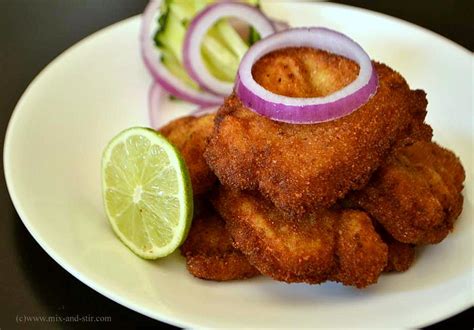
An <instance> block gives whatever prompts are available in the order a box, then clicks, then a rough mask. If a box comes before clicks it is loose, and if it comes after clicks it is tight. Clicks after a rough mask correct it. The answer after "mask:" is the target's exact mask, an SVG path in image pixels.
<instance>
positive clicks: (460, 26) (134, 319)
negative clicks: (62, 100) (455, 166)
mask: <svg viewBox="0 0 474 330" xmlns="http://www.w3.org/2000/svg"><path fill="white" fill-rule="evenodd" d="M336 2H339V3H345V4H349V5H353V6H358V7H364V8H368V9H371V10H374V11H378V12H381V13H385V14H389V15H392V16H396V17H399V18H402V19H404V20H407V21H410V22H413V23H416V24H418V25H421V26H423V27H426V28H428V29H430V30H433V31H435V32H437V33H439V34H441V35H443V36H445V37H447V38H449V39H451V40H453V41H455V42H457V43H459V44H460V45H462V46H464V47H465V48H467V49H469V50H470V51H472V50H473V42H474V38H473V35H474V33H473V32H474V31H473V27H474V25H473V24H472V13H473V11H472V1H463V0H459V1H455V0H445V1H336ZM470 3H471V4H470ZM145 4H146V1H145V0H0V145H1V148H2V154H3V141H4V136H5V130H6V127H7V124H8V120H9V119H10V116H11V113H12V111H13V109H14V107H15V104H16V103H17V101H18V99H19V98H20V96H21V94H22V93H23V91H24V90H25V88H26V87H27V86H28V84H29V83H30V82H31V80H32V79H33V78H34V77H35V76H36V75H37V74H38V73H39V72H40V71H41V70H42V69H43V68H44V67H45V66H46V65H47V64H48V63H49V62H50V61H51V60H52V59H54V58H55V57H56V56H57V55H59V54H60V53H61V52H63V51H64V50H66V49H67V48H68V47H70V46H71V45H73V44H75V43H76V42H77V41H79V40H81V39H82V38H84V37H85V36H87V35H89V34H91V33H93V32H95V31H97V30H99V29H101V28H103V27H105V26H107V25H110V24H112V23H114V22H117V21H120V20H122V19H124V18H127V17H130V16H133V15H137V14H139V13H140V12H141V11H142V10H143V8H144V6H145ZM446 61H449V59H446ZM1 169H2V173H3V162H2V163H1ZM0 214H1V218H0V219H1V220H0V330H3V329H15V328H20V327H21V328H24V327H27V328H30V327H33V328H46V329H51V328H52V329H55V328H59V329H63V328H74V329H75V328H94V327H100V328H104V327H115V328H116V327H120V328H134V327H156V326H162V327H166V326H167V325H165V324H163V323H160V322H158V321H155V320H152V319H149V318H147V317H145V316H143V315H140V314H138V313H135V312H133V311H131V310H129V309H127V308H125V307H122V306H121V305H119V304H117V303H115V302H113V301H111V300H109V299H107V298H105V297H103V296H102V295H100V294H98V293H96V292H95V291H93V290H92V289H90V288H89V287H87V286H86V285H84V284H82V283H81V282H80V281H78V280H77V279H76V278H74V277H73V276H72V275H70V274H69V273H68V272H66V271H65V270H64V269H62V268H61V267H60V266H59V265H58V264H57V263H56V262H55V261H54V260H53V259H51V258H50V257H49V256H48V255H47V254H46V253H45V252H44V251H43V250H42V248H41V247H40V246H39V245H38V244H37V243H36V242H35V240H34V239H33V238H32V237H31V236H30V234H29V233H28V231H27V230H26V228H25V227H24V225H23V223H22V222H21V220H20V218H19V217H18V215H17V213H16V211H15V209H14V207H13V205H12V204H11V200H10V198H9V196H8V192H7V189H6V186H5V180H4V177H3V175H0ZM466 289H469V288H466ZM434 303H435V302H434ZM394 312H396V311H394ZM471 313H472V308H471V310H468V311H465V312H463V313H460V314H458V315H456V316H454V317H452V318H450V319H448V320H445V321H443V322H441V323H438V324H436V325H434V327H444V326H459V325H465V326H466V325H470V326H469V327H470V328H472V325H473V324H472V318H469V316H470V315H468V314H471ZM35 315H43V316H55V317H56V316H57V317H68V316H69V317H75V316H79V317H88V316H90V317H95V316H106V317H110V320H111V321H110V322H98V323H88V322H78V323H66V322H34V323H27V324H25V323H21V322H17V318H18V317H20V316H35ZM387 326H390V325H389V324H387ZM169 327H171V326H169Z"/></svg>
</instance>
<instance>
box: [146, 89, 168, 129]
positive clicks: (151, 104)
mask: <svg viewBox="0 0 474 330" xmlns="http://www.w3.org/2000/svg"><path fill="white" fill-rule="evenodd" d="M167 96H168V94H167V93H166V92H165V90H164V89H163V88H161V86H160V85H159V84H158V83H155V82H154V83H152V84H151V86H150V90H149V91H148V115H149V117H150V126H151V127H152V128H154V129H158V128H159V127H160V125H159V122H160V109H161V106H162V105H163V102H164V101H165V100H166V97H167Z"/></svg>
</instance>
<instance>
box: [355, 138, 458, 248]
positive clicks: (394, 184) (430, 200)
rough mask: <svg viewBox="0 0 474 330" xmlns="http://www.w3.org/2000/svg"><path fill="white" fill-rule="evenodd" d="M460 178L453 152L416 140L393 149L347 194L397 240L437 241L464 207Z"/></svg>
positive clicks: (415, 241)
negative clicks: (356, 189)
mask: <svg viewBox="0 0 474 330" xmlns="http://www.w3.org/2000/svg"><path fill="white" fill-rule="evenodd" d="M464 179H465V173H464V169H463V167H462V165H461V163H460V161H459V159H458V158H457V157H456V156H455V155H454V154H453V153H452V152H451V151H449V150H446V149H444V148H442V147H440V146H439V145H437V144H436V143H433V142H426V141H420V142H416V143H414V144H412V145H410V146H407V147H404V148H400V149H397V151H396V152H395V153H394V154H392V155H391V156H390V157H389V158H388V159H387V161H386V162H385V164H384V165H382V166H381V168H380V169H379V170H378V171H377V172H376V173H375V174H374V177H373V178H372V179H371V181H370V183H369V184H368V185H367V186H366V187H365V188H364V189H362V190H360V191H359V192H356V193H355V196H354V197H351V199H352V201H353V202H355V203H356V204H358V205H359V207H361V208H362V209H363V210H365V211H366V212H368V213H369V214H370V215H371V216H372V217H373V218H374V219H375V220H377V221H378V222H379V223H380V224H381V225H382V226H383V227H384V228H385V230H386V231H387V232H388V233H389V234H390V235H391V236H393V237H394V238H395V239H396V240H398V241H400V242H403V243H412V244H435V243H439V242H441V241H442V240H443V239H444V238H445V237H446V236H447V235H448V234H449V232H450V231H451V230H452V229H453V224H454V221H455V220H456V218H457V217H458V216H459V214H460V213H461V211H462V203H463V197H462V195H461V191H462V189H463V182H464Z"/></svg>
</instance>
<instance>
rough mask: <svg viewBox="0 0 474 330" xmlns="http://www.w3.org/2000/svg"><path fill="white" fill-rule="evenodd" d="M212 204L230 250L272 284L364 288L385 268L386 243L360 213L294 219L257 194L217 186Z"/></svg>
mask: <svg viewBox="0 0 474 330" xmlns="http://www.w3.org/2000/svg"><path fill="white" fill-rule="evenodd" d="M213 204H214V206H215V207H216V209H217V210H218V212H219V213H220V214H221V216H222V217H223V218H224V220H225V222H226V228H227V230H228V231H229V233H230V235H231V236H232V239H233V241H234V246H235V247H236V248H238V249H239V250H240V251H242V253H244V254H245V255H246V256H247V258H248V260H249V262H250V263H251V264H252V265H253V266H255V268H257V269H258V270H259V271H260V272H261V273H262V274H264V275H267V276H270V277H272V278H274V279H276V280H279V281H285V282H288V283H291V282H307V283H321V282H324V281H327V280H334V281H338V282H341V283H343V284H345V285H352V286H356V287H358V288H362V287H365V286H367V285H369V284H372V283H375V282H376V281H377V279H378V277H379V275H380V273H381V272H382V271H383V269H384V268H385V266H386V265H387V255H388V248H387V245H386V244H385V243H384V242H383V241H382V239H381V238H380V236H379V235H378V234H377V232H376V231H375V229H374V227H373V225H372V221H371V219H370V218H369V217H368V216H367V215H366V214H365V213H364V212H361V211H352V210H346V211H344V210H340V211H338V210H322V211H318V212H317V213H312V214H307V215H305V216H304V217H301V218H292V217H290V216H289V215H288V214H286V213H283V212H280V211H279V210H278V209H277V208H275V207H274V206H273V205H272V204H271V203H270V202H268V201H267V200H265V199H263V198H262V197H261V196H259V195H257V194H253V193H246V192H242V191H232V190H230V189H228V188H226V187H219V191H218V193H217V194H216V195H215V196H214V197H213Z"/></svg>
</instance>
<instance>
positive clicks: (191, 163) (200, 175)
mask: <svg viewBox="0 0 474 330" xmlns="http://www.w3.org/2000/svg"><path fill="white" fill-rule="evenodd" d="M213 127H214V115H205V116H201V117H193V116H188V117H182V118H179V119H176V120H173V121H172V122H170V123H169V124H168V125H166V126H164V127H163V128H161V129H160V133H161V134H163V135H164V136H165V137H166V138H167V139H168V140H169V141H170V142H171V143H172V144H173V145H174V146H175V147H176V148H178V150H179V151H180V152H181V155H182V156H183V158H184V161H185V163H186V165H187V167H188V170H189V174H190V176H191V184H192V186H193V192H194V195H199V194H202V193H205V192H207V191H208V190H210V189H211V188H212V186H213V185H214V183H215V182H216V176H215V175H214V173H212V171H211V170H210V168H209V166H207V163H206V161H205V160H204V156H203V153H204V149H205V147H206V144H207V139H208V137H209V136H210V135H211V133H212V130H213Z"/></svg>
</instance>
